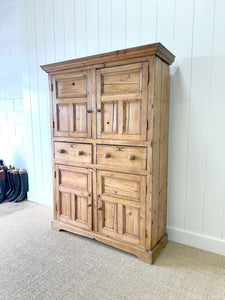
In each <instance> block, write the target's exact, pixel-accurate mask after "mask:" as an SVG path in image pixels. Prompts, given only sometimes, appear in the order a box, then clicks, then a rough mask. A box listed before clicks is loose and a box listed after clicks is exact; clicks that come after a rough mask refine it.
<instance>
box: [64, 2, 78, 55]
mask: <svg viewBox="0 0 225 300" xmlns="http://www.w3.org/2000/svg"><path fill="white" fill-rule="evenodd" d="M64 16H65V17H64V31H65V58H64V59H66V60H67V59H73V58H74V57H75V56H76V33H75V0H66V1H64Z"/></svg>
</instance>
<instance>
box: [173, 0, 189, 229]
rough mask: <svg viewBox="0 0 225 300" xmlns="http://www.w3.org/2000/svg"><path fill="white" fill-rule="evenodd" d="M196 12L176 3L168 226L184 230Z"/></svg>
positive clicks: (179, 2) (184, 2) (184, 3)
mask: <svg viewBox="0 0 225 300" xmlns="http://www.w3.org/2000/svg"><path fill="white" fill-rule="evenodd" d="M193 12H194V1H193V0H192V1H190V0H184V1H182V2H181V1H177V2H176V10H175V31H174V53H176V60H175V62H174V64H173V65H172V66H171V74H172V81H171V86H172V87H171V88H172V91H171V97H170V111H171V114H170V123H169V124H170V130H169V131H170V142H169V171H168V225H169V226H173V227H176V228H182V229H184V220H185V191H186V168H187V145H188V126H189V103H190V83H191V61H192V60H191V56H192V31H193ZM178 187H179V188H178ZM174 208H176V209H174ZM178 212H179V213H178Z"/></svg>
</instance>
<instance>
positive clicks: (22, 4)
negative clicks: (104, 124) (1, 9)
mask: <svg viewBox="0 0 225 300" xmlns="http://www.w3.org/2000/svg"><path fill="white" fill-rule="evenodd" d="M18 8H19V15H20V42H21V66H22V83H23V99H24V125H25V128H26V138H25V148H26V149H25V150H26V161H27V171H28V177H29V193H28V199H29V200H31V201H35V200H34V199H36V194H37V186H36V183H35V157H34V147H33V143H34V137H33V119H32V113H31V90H30V82H29V76H30V73H29V64H28V35H27V26H28V23H27V21H28V20H27V10H26V0H20V1H19V7H18Z"/></svg>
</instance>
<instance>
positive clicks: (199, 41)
mask: <svg viewBox="0 0 225 300" xmlns="http://www.w3.org/2000/svg"><path fill="white" fill-rule="evenodd" d="M213 20H214V6H213V1H211V0H208V1H203V0H201V1H200V0H199V1H196V3H195V19H194V22H195V23H194V32H193V58H192V80H191V100H190V101H191V102H190V118H189V140H188V160H187V182H186V214H185V230H188V231H190V232H196V233H200V234H201V233H202V220H203V213H202V212H203V209H204V201H203V198H204V195H203V194H204V176H205V174H204V173H205V163H206V146H207V136H206V135H207V126H208V124H207V123H208V115H209V95H210V85H211V81H210V77H211V75H210V61H211V59H210V56H211V55H212V42H213ZM203 32H204V33H205V34H204V37H203V35H202V33H203Z"/></svg>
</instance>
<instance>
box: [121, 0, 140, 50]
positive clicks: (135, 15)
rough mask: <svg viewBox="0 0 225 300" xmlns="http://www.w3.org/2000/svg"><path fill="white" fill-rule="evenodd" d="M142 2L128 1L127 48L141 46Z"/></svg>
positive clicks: (136, 0)
mask: <svg viewBox="0 0 225 300" xmlns="http://www.w3.org/2000/svg"><path fill="white" fill-rule="evenodd" d="M140 40H141V1H140V0H126V41H125V42H126V48H130V47H135V46H138V45H140Z"/></svg>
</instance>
